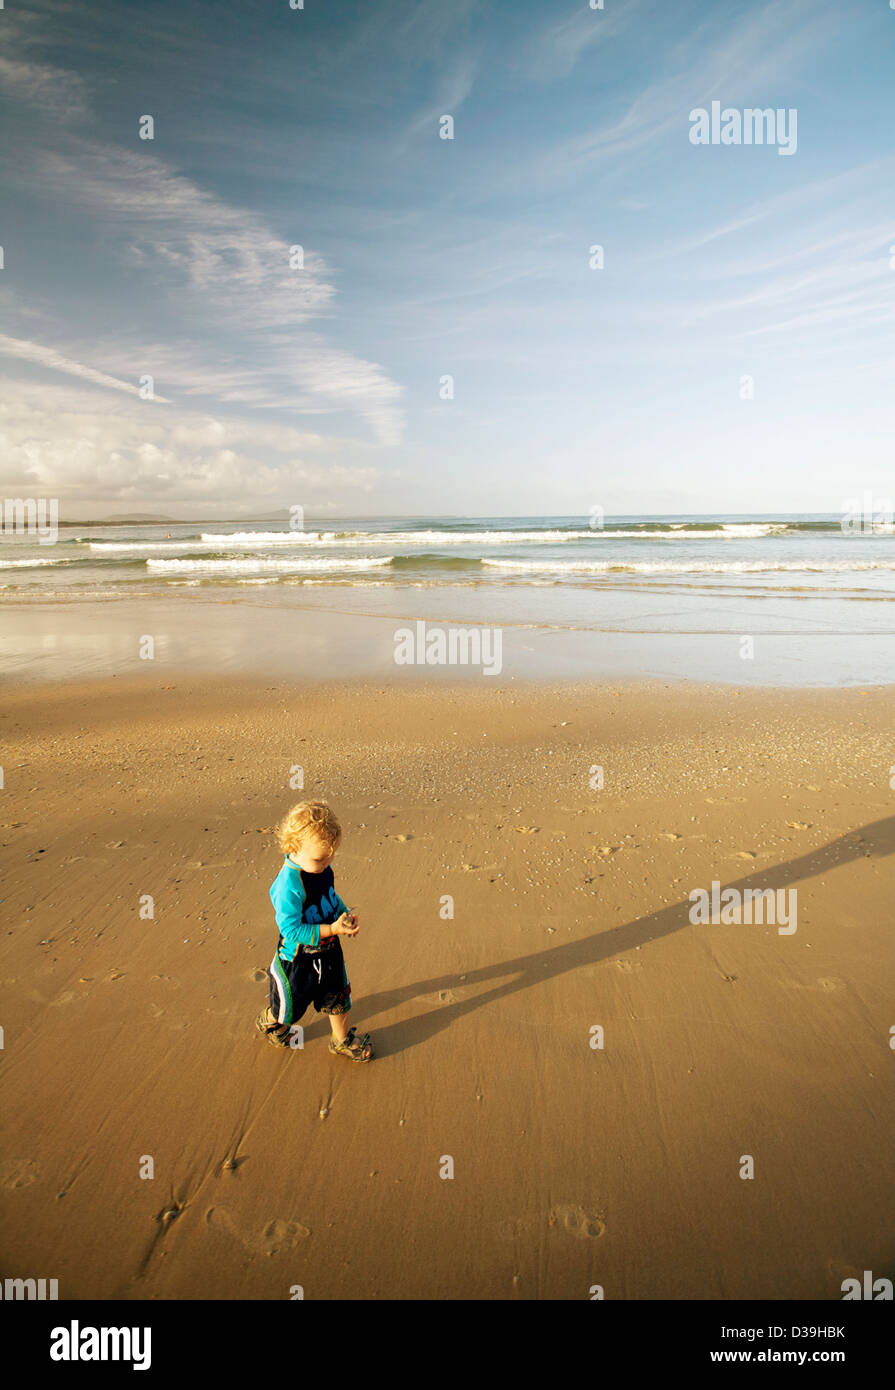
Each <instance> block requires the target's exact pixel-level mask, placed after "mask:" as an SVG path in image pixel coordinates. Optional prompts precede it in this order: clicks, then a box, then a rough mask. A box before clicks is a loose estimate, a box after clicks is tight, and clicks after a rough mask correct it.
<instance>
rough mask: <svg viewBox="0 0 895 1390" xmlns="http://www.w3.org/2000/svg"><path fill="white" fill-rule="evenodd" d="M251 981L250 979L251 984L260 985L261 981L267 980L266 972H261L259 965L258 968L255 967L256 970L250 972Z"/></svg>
mask: <svg viewBox="0 0 895 1390" xmlns="http://www.w3.org/2000/svg"><path fill="white" fill-rule="evenodd" d="M251 979H252V984H255V985H260V984H261V983H262V981H264V980H266V979H267V971H266V970H262V969H261V967H260V965H259V966H258V967H257V969H255V970H253V971H252V975H251Z"/></svg>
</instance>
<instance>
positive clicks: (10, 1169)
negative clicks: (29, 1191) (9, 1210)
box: [0, 1158, 37, 1192]
mask: <svg viewBox="0 0 895 1390" xmlns="http://www.w3.org/2000/svg"><path fill="white" fill-rule="evenodd" d="M36 1180H37V1159H36V1158H10V1159H7V1161H6V1162H5V1163H2V1164H0V1187H6V1188H8V1189H9V1190H10V1191H11V1192H16V1191H18V1189H19V1188H20V1187H30V1186H31V1184H32V1183H33V1182H36Z"/></svg>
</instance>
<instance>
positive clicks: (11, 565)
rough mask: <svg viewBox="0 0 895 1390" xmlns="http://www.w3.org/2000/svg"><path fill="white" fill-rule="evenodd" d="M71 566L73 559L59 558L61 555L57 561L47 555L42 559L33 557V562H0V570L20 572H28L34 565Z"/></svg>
mask: <svg viewBox="0 0 895 1390" xmlns="http://www.w3.org/2000/svg"><path fill="white" fill-rule="evenodd" d="M72 564H74V559H73V558H72V556H70V555H69V556H67V557H66V556H61V555H60V556H59V557H58V559H57V558H51V557H50V556H49V555H47V556H43V557H38V556H35V558H34V559H33V560H0V569H5V570H22V569H29V570H30V569H31V568H32V567H33V566H34V565H72Z"/></svg>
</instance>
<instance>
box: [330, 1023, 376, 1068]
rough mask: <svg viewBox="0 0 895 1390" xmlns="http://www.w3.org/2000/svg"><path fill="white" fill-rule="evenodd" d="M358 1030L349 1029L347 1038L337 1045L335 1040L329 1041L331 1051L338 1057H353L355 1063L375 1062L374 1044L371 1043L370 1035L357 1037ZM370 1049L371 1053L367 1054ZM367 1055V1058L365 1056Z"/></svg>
mask: <svg viewBox="0 0 895 1390" xmlns="http://www.w3.org/2000/svg"><path fill="white" fill-rule="evenodd" d="M356 1031H357V1030H356V1029H354V1028H349V1029H348V1036H347V1038H343V1040H342V1042H340V1043H337V1042H336V1040H335V1038H330V1040H329V1050H330V1052H332V1053H333V1055H334V1056H337V1057H351V1058H352V1060H353V1061H355V1062H371V1061H372V1060H373V1044H372V1043H371V1042H370V1034H369V1033H362V1034H361V1036H360V1037H359V1038H358V1037H355V1033H356ZM367 1048H369V1049H370V1050H369V1053H367ZM365 1053H367V1055H366V1056H365V1055H364V1054H365Z"/></svg>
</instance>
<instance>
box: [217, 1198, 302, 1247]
mask: <svg viewBox="0 0 895 1390" xmlns="http://www.w3.org/2000/svg"><path fill="white" fill-rule="evenodd" d="M205 1224H206V1226H210V1227H211V1228H212V1229H213V1230H221V1231H226V1232H227V1234H228V1235H230V1236H232V1237H233V1239H234V1240H238V1241H239V1243H240V1245H242V1246H243V1247H244V1248H245V1249H246V1250H249V1251H250V1252H251V1253H252V1254H254V1255H275V1254H277V1252H278V1251H279V1250H294V1249H295V1247H296V1246H297V1245H298V1243H299V1241H302V1240H307V1238H308V1236H309V1235H310V1234H311V1231H310V1227H308V1226H303V1225H302V1224H301V1222H300V1221H284V1220H282V1218H280V1217H274V1219H273V1220H272V1221H268V1223H267V1225H266V1226H265V1227H264V1228H263V1230H261V1231H260V1232H259V1234H258V1235H246V1234H245V1233H244V1232H243V1231H241V1230H240V1229H239V1227H238V1226H237V1224H236V1222H235V1221H234V1220H233V1217H232V1216H231V1215H230V1213H229V1212H228V1211H227V1209H226V1207H209V1208H208V1211H207V1212H206V1213H205Z"/></svg>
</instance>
